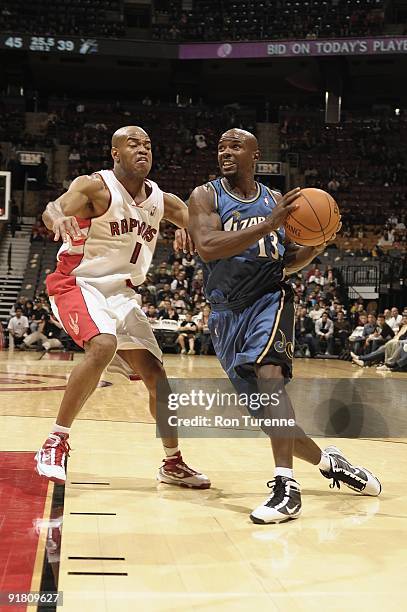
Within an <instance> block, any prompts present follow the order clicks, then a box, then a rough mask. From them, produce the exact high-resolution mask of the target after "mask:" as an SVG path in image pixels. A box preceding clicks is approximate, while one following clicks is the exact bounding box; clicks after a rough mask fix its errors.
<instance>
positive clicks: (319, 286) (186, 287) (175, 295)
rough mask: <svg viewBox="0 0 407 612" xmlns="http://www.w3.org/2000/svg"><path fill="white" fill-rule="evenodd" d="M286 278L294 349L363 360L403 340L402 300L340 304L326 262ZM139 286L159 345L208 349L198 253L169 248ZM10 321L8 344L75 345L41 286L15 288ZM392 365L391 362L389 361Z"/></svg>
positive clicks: (406, 329)
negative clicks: (37, 290) (30, 292)
mask: <svg viewBox="0 0 407 612" xmlns="http://www.w3.org/2000/svg"><path fill="white" fill-rule="evenodd" d="M289 282H290V283H291V285H292V288H293V291H294V302H295V309H296V314H295V355H296V357H310V358H315V357H339V358H342V359H349V358H350V355H354V356H356V357H357V358H360V359H361V360H363V359H367V362H366V364H367V365H369V364H370V362H372V363H382V362H383V361H384V359H385V352H384V347H386V345H387V344H388V343H389V342H392V343H393V345H394V343H397V346H398V343H403V342H404V340H407V307H406V308H405V309H404V310H403V311H402V312H399V310H398V309H397V308H396V307H392V308H390V309H386V310H385V311H384V312H383V313H380V312H378V310H377V302H374V301H373V302H369V303H365V302H364V301H363V300H362V299H360V300H356V301H355V302H354V303H351V304H349V305H348V306H347V307H346V306H345V305H344V301H345V300H344V297H343V295H341V287H340V283H339V281H338V277H337V275H336V271H335V269H334V268H332V267H331V266H327V267H326V269H325V270H321V268H320V267H317V266H316V265H312V266H311V267H310V268H308V269H307V270H305V271H302V272H301V273H298V274H296V275H294V276H292V277H291V278H290V280H289ZM137 292H138V293H139V295H140V300H141V302H140V303H141V308H142V310H143V312H144V313H145V314H146V316H147V318H148V320H149V321H150V323H151V325H152V327H153V330H154V333H155V334H156V337H157V340H158V342H159V344H160V345H161V348H162V349H163V350H164V351H168V352H180V353H181V354H185V353H188V354H189V355H194V354H202V355H208V354H213V353H214V351H213V346H212V342H211V338H210V333H209V328H208V319H209V316H210V305H209V304H208V303H207V302H206V300H205V295H204V291H203V269H202V265H201V263H200V261H199V259H197V258H196V257H195V256H192V255H190V254H175V253H172V254H171V255H170V256H169V257H168V259H167V260H165V261H161V262H158V263H156V264H154V265H152V267H151V268H150V272H149V273H148V274H147V277H146V280H145V282H144V283H143V284H142V285H141V286H140V287H138V288H137ZM8 329H9V333H10V336H12V337H13V341H14V346H15V347H16V348H18V349H20V350H28V349H30V347H31V348H35V349H37V350H42V351H43V350H46V351H48V350H51V349H53V348H59V349H60V348H67V349H70V350H72V349H74V348H75V347H74V344H73V342H72V341H71V340H70V339H69V337H68V336H67V335H66V334H65V332H64V330H63V329H62V328H61V325H60V324H59V323H58V321H57V320H56V319H55V318H54V317H53V316H52V312H51V309H50V305H49V302H48V299H47V296H46V294H45V293H41V294H40V295H38V296H37V297H36V298H35V300H33V301H30V300H27V299H26V298H24V297H23V296H21V297H20V299H19V300H18V301H17V303H16V304H15V306H14V307H13V309H12V312H11V313H10V321H9V324H8ZM379 349H380V350H379ZM378 351H379V353H378V355H377V357H375V355H376V353H377V352H378ZM369 355H370V356H371V355H373V359H372V358H371V357H368V356H369ZM359 365H364V364H361V363H359ZM385 367H386V368H387V367H388V366H385ZM398 367H399V364H398V362H397V363H396V364H395V365H394V367H393V369H397V368H398ZM400 369H404V365H402V367H400Z"/></svg>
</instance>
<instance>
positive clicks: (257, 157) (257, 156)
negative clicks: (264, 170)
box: [254, 149, 260, 162]
mask: <svg viewBox="0 0 407 612" xmlns="http://www.w3.org/2000/svg"><path fill="white" fill-rule="evenodd" d="M259 159H260V151H259V149H257V151H255V152H254V161H256V162H257V161H259Z"/></svg>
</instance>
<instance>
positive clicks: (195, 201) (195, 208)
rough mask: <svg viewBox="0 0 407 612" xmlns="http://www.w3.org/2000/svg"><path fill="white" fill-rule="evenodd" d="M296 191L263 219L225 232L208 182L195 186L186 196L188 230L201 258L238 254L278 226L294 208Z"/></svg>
mask: <svg viewBox="0 0 407 612" xmlns="http://www.w3.org/2000/svg"><path fill="white" fill-rule="evenodd" d="M298 193H299V190H298V192H297V191H296V193H295V195H294V193H293V194H292V195H289V194H287V196H285V199H283V200H282V202H281V204H280V205H278V206H276V207H275V208H274V209H273V213H272V214H271V215H270V216H269V217H268V218H267V219H266V220H265V221H262V222H261V223H258V224H257V225H252V226H251V227H247V228H246V229H242V230H238V231H235V232H225V231H223V230H222V222H221V219H220V216H219V214H218V213H217V211H216V206H215V194H214V191H213V188H212V187H211V186H210V185H201V186H200V187H196V189H194V191H193V192H192V194H191V197H190V199H189V206H188V211H189V226H188V231H189V233H190V235H191V236H192V239H193V241H194V243H195V247H196V250H197V251H198V253H199V255H200V257H201V259H202V260H203V261H212V260H215V259H226V258H228V257H233V256H234V255H239V253H242V251H244V250H245V249H247V248H249V247H250V246H252V245H253V244H255V243H256V242H258V240H260V239H261V238H263V237H264V236H266V235H267V234H269V233H270V232H271V231H273V230H275V229H278V228H279V227H280V225H281V224H282V222H283V220H284V219H285V218H286V217H287V216H288V215H289V214H290V212H292V211H293V210H295V209H296V208H297V206H296V205H295V204H293V201H294V199H295V198H296V197H297V196H298Z"/></svg>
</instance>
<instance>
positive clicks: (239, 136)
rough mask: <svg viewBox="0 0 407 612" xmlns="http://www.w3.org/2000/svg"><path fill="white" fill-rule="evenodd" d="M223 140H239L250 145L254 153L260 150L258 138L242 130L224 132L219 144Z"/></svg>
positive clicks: (235, 129)
mask: <svg viewBox="0 0 407 612" xmlns="http://www.w3.org/2000/svg"><path fill="white" fill-rule="evenodd" d="M222 140H239V141H240V142H243V143H245V144H247V145H249V146H250V148H251V149H253V150H254V151H257V149H258V148H259V143H258V142H257V138H256V136H255V135H254V134H252V133H251V132H248V131H247V130H241V129H240V128H231V129H230V130H228V131H227V132H224V133H223V134H222V136H221V137H220V138H219V142H222Z"/></svg>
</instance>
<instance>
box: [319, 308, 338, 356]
mask: <svg viewBox="0 0 407 612" xmlns="http://www.w3.org/2000/svg"><path fill="white" fill-rule="evenodd" d="M333 333H334V324H333V323H332V321H331V319H330V318H329V317H328V314H327V313H326V312H324V313H323V315H322V316H321V318H320V319H318V320H317V321H316V322H315V334H316V337H317V346H318V353H320V354H321V355H323V354H325V353H326V354H327V355H333V353H334V342H333Z"/></svg>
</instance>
